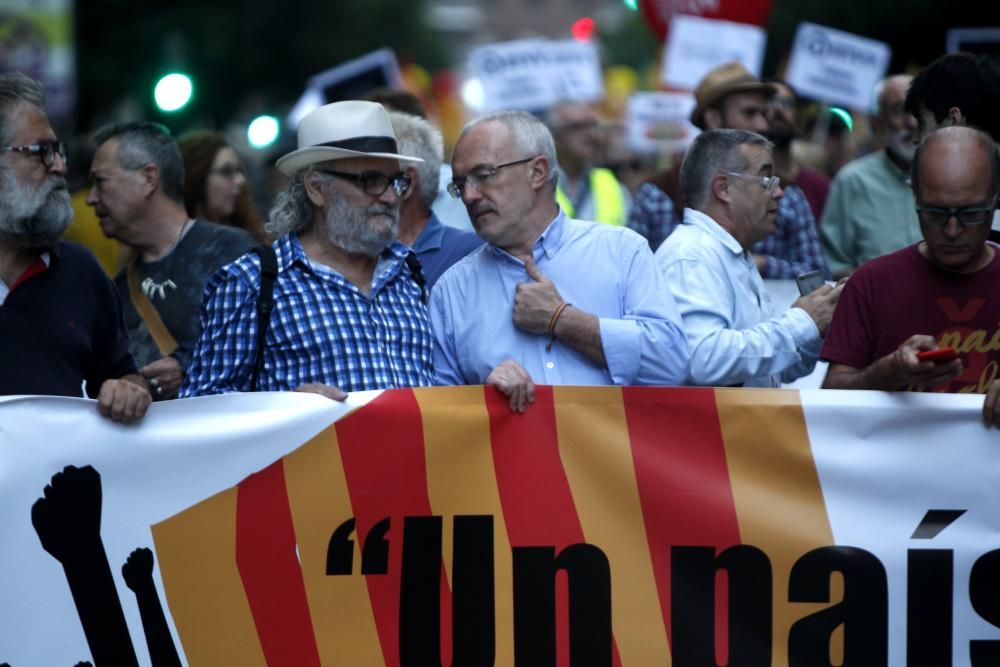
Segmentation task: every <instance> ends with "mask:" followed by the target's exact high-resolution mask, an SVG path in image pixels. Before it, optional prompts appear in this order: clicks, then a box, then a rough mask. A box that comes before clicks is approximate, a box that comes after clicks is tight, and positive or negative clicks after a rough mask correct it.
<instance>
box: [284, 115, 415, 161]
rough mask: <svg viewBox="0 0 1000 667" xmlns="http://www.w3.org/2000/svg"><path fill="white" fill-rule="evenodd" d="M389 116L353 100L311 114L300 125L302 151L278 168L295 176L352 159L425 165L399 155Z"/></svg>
mask: <svg viewBox="0 0 1000 667" xmlns="http://www.w3.org/2000/svg"><path fill="white" fill-rule="evenodd" d="M398 150H399V149H398V148H397V147H396V135H395V134H394V133H393V131H392V124H391V123H390V122H389V115H388V114H387V113H386V112H385V109H383V108H382V105H381V104H376V103H375V102H362V101H360V100H350V101H347V102H334V103H332V104H327V105H324V106H321V107H320V108H319V109H316V110H315V111H311V112H309V113H308V114H307V115H306V116H305V117H304V118H303V119H302V122H301V123H299V148H298V150H294V151H292V152H291V153H289V154H288V155H285V156H283V157H280V158H278V161H277V162H276V163H275V166H276V167H277V168H278V169H279V170H280V171H281V173H283V174H285V175H286V176H293V175H295V174H297V173H298V172H300V171H302V170H303V169H305V168H306V167H308V166H309V165H311V164H316V163H317V162H326V161H328V160H341V159H344V158H352V157H385V158H390V159H394V160H406V161H408V162H423V160H422V159H420V158H418V157H410V156H409V155H400V154H399V153H398V152H397V151H398Z"/></svg>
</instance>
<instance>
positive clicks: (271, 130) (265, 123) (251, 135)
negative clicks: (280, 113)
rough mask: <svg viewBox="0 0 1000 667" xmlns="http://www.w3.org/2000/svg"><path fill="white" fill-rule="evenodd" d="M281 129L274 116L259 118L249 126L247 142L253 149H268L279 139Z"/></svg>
mask: <svg viewBox="0 0 1000 667" xmlns="http://www.w3.org/2000/svg"><path fill="white" fill-rule="evenodd" d="M279 131H280V127H279V125H278V119H277V118H275V117H274V116H257V117H256V118H254V119H253V120H252V121H251V122H250V125H249V126H247V141H248V142H250V145H251V146H252V147H253V148H267V147H268V146H270V145H271V144H273V143H274V142H275V141H276V140H277V139H278V133H279Z"/></svg>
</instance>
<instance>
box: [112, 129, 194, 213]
mask: <svg viewBox="0 0 1000 667" xmlns="http://www.w3.org/2000/svg"><path fill="white" fill-rule="evenodd" d="M112 139H116V140H117V141H118V164H119V165H120V166H121V167H122V169H129V170H139V169H142V168H143V167H145V166H146V165H147V164H154V165H156V168H157V169H159V170H160V189H161V190H162V191H163V194H164V195H166V196H167V198H169V199H170V200H172V201H175V202H178V203H180V204H181V205H183V204H184V159H183V158H182V157H181V149H180V148H179V147H178V146H177V142H176V141H174V138H173V137H171V136H170V130H168V129H167V128H166V127H164V126H163V125H160V124H159V123H151V122H149V121H145V120H139V121H129V122H126V123H112V124H111V125H105V126H104V127H102V128H101V129H99V130H98V131H97V133H96V134H95V135H94V141H95V142H96V144H97V145H98V146H100V145H101V144H103V143H105V142H108V141H110V140H112Z"/></svg>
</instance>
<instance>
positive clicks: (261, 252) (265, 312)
mask: <svg viewBox="0 0 1000 667" xmlns="http://www.w3.org/2000/svg"><path fill="white" fill-rule="evenodd" d="M253 252H255V253H257V256H258V257H260V292H258V293H257V347H256V354H255V356H254V362H253V375H252V376H251V377H250V391H257V380H258V379H259V378H260V374H261V372H262V371H263V370H264V338H265V337H266V336H267V328H268V326H269V325H270V324H271V311H272V310H274V281H275V280H276V279H277V277H278V257H277V255H275V253H274V247H273V246H270V245H266V244H265V245H259V246H257V247H256V248H254V249H253Z"/></svg>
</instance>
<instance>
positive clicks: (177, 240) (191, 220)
mask: <svg viewBox="0 0 1000 667" xmlns="http://www.w3.org/2000/svg"><path fill="white" fill-rule="evenodd" d="M193 223H194V218H188V219H187V221H186V222H185V223H184V224H183V225H181V231H179V232H177V238H175V239H174V242H173V243H171V244H170V247H169V248H167V251H166V252H165V253H163V256H164V257H166V256H167V255H169V254H170V253H172V252H173V251H174V248H176V247H177V244H178V243H180V242H181V239H182V238H184V234H185V233H187V230H188V227H190V226H191V225H192V224H193Z"/></svg>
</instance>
